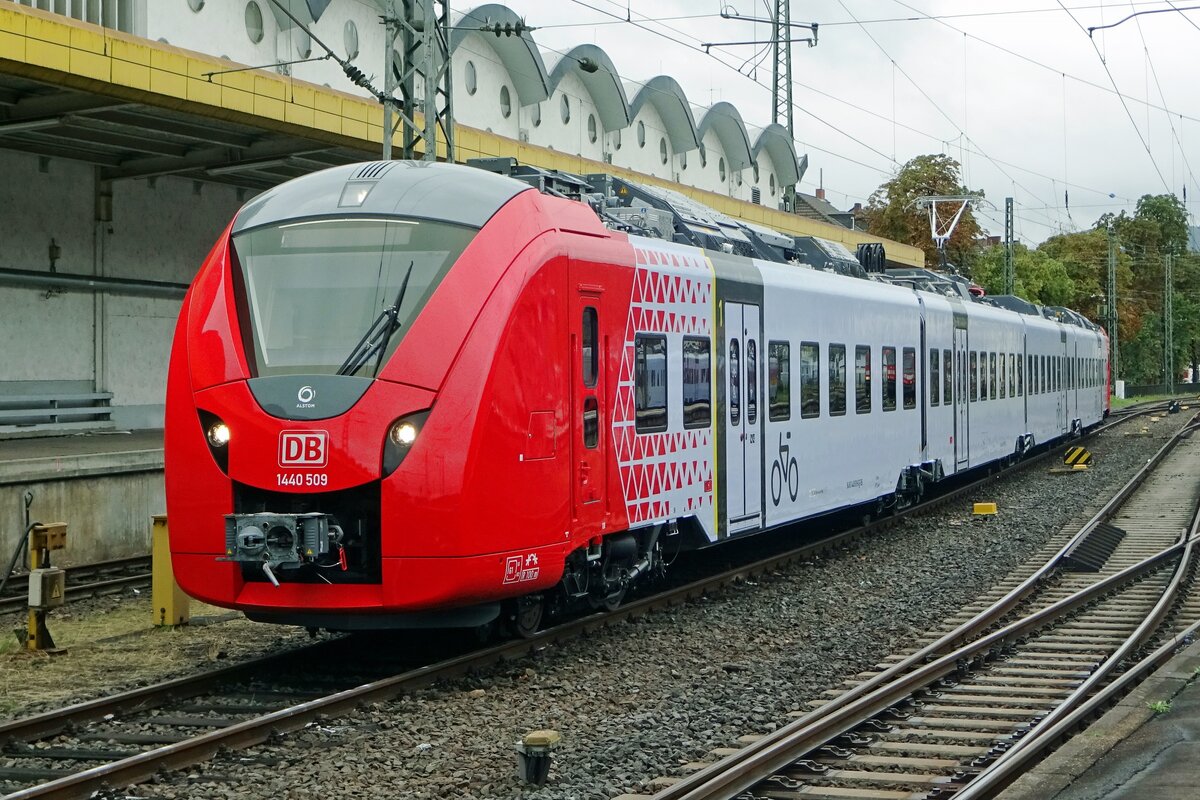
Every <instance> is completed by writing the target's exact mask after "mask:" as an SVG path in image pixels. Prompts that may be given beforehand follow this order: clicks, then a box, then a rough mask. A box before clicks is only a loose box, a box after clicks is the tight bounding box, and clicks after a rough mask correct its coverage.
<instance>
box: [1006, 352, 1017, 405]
mask: <svg viewBox="0 0 1200 800" xmlns="http://www.w3.org/2000/svg"><path fill="white" fill-rule="evenodd" d="M1008 396H1009V397H1016V396H1017V354H1016V353H1009V354H1008Z"/></svg>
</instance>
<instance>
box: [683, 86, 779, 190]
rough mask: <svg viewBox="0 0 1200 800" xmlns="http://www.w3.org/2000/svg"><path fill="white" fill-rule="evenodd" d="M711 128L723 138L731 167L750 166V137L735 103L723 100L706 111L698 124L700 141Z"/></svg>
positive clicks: (697, 131)
mask: <svg viewBox="0 0 1200 800" xmlns="http://www.w3.org/2000/svg"><path fill="white" fill-rule="evenodd" d="M709 128H711V129H712V130H713V132H715V133H716V134H717V138H718V139H720V140H721V149H722V150H724V151H725V158H726V159H727V160H728V163H729V168H730V169H732V170H734V171H737V170H743V169H745V168H746V167H748V166H750V137H749V135H747V133H746V123H745V122H743V121H742V115H741V114H740V113H738V110H737V109H736V108H735V107H734V105H733V103H727V102H725V101H721V102H720V103H716V104H714V105H712V106H711V107H710V108H709V109H708V110H707V111H705V112H704V116H703V117H701V118H700V124H699V125H697V126H696V136H697V137H698V138H699V139H700V141H704V134H706V133H708V130H709ZM785 185H786V184H785Z"/></svg>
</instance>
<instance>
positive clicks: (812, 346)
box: [800, 342, 821, 419]
mask: <svg viewBox="0 0 1200 800" xmlns="http://www.w3.org/2000/svg"><path fill="white" fill-rule="evenodd" d="M819 416H821V347H820V345H818V344H817V343H816V342H801V343H800V418H801V419H812V418H813V417H819Z"/></svg>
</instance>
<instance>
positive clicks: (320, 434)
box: [279, 431, 329, 467]
mask: <svg viewBox="0 0 1200 800" xmlns="http://www.w3.org/2000/svg"><path fill="white" fill-rule="evenodd" d="M328 463H329V433H328V432H327V431H280V433H279V466H281V467H323V466H325V465H327V464H328Z"/></svg>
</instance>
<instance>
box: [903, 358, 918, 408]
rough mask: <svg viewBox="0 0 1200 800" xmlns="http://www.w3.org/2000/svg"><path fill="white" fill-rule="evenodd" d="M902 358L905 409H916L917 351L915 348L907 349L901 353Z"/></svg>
mask: <svg viewBox="0 0 1200 800" xmlns="http://www.w3.org/2000/svg"><path fill="white" fill-rule="evenodd" d="M900 357H901V358H902V359H903V361H902V365H903V367H904V374H903V376H902V380H903V381H904V383H903V387H904V407H905V408H916V407H917V351H916V349H915V348H912V347H906V348H904V349H903V350H902V351H901V353H900Z"/></svg>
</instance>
